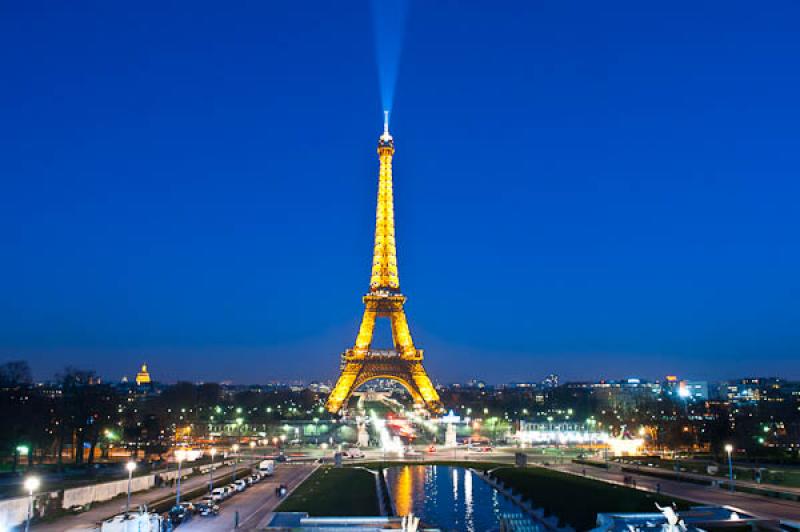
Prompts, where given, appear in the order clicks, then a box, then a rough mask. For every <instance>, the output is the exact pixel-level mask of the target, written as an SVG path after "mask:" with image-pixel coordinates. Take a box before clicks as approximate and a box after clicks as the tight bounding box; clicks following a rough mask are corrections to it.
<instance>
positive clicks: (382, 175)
mask: <svg viewBox="0 0 800 532" xmlns="http://www.w3.org/2000/svg"><path fill="white" fill-rule="evenodd" d="M383 113H384V115H383V117H384V120H383V135H381V137H380V139H379V140H378V158H379V159H380V171H379V173H378V205H377V209H376V211H375V248H374V250H373V255H372V276H371V277H370V282H369V289H370V292H377V291H380V290H389V291H396V290H399V289H400V280H399V279H398V276H397V246H396V244H395V239H394V191H393V190H392V188H393V187H392V156H393V155H394V139H393V138H392V136H391V135H390V134H389V111H384V112H383Z"/></svg>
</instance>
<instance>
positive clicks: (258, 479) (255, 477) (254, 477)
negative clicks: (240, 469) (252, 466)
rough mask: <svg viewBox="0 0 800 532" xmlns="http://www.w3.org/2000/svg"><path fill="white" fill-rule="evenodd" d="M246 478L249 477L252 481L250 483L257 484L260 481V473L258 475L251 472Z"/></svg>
mask: <svg viewBox="0 0 800 532" xmlns="http://www.w3.org/2000/svg"><path fill="white" fill-rule="evenodd" d="M247 478H249V479H250V480H251V481H252V482H251V484H258V483H259V482H261V475H259V474H258V473H253V474H252V475H250V476H249V477H247Z"/></svg>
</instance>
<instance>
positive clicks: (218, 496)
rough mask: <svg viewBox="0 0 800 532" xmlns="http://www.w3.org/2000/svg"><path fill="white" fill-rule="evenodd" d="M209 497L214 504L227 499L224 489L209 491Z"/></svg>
mask: <svg viewBox="0 0 800 532" xmlns="http://www.w3.org/2000/svg"><path fill="white" fill-rule="evenodd" d="M211 497H213V498H214V502H220V501H224V500H225V499H227V498H228V492H227V491H226V490H225V488H224V487H223V488H214V489H213V490H211Z"/></svg>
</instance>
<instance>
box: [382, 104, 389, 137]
mask: <svg viewBox="0 0 800 532" xmlns="http://www.w3.org/2000/svg"><path fill="white" fill-rule="evenodd" d="M383 134H384V135H388V134H389V111H388V110H384V111H383Z"/></svg>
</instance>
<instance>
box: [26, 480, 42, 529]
mask: <svg viewBox="0 0 800 532" xmlns="http://www.w3.org/2000/svg"><path fill="white" fill-rule="evenodd" d="M39 484H40V482H39V477H28V478H26V479H25V489H26V490H28V519H26V520H25V532H28V530H30V528H31V518H32V517H33V492H34V491H36V490H37V489H39Z"/></svg>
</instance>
